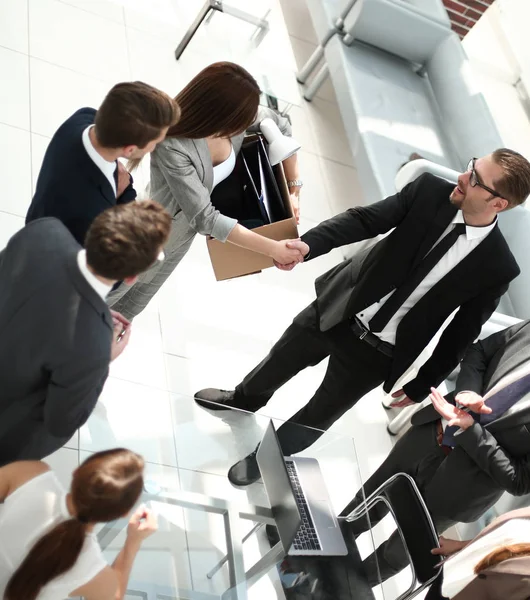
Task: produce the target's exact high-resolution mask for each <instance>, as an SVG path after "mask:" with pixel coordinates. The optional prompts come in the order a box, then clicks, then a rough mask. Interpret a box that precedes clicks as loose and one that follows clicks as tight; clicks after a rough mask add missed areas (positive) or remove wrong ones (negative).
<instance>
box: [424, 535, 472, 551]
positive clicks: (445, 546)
mask: <svg viewBox="0 0 530 600" xmlns="http://www.w3.org/2000/svg"><path fill="white" fill-rule="evenodd" d="M438 541H439V543H440V547H439V548H433V549H432V550H431V554H437V555H438V556H451V554H455V553H456V552H460V550H462V548H464V547H465V546H467V544H468V542H463V541H461V540H451V539H449V538H445V537H444V536H443V535H441V536H440V538H439V540H438Z"/></svg>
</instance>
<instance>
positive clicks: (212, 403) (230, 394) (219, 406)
mask: <svg viewBox="0 0 530 600" xmlns="http://www.w3.org/2000/svg"><path fill="white" fill-rule="evenodd" d="M234 397H235V391H234V390H218V389H217V388H205V389H204V390H200V391H199V392H197V393H196V394H195V397H194V398H195V402H197V404H198V405H199V406H202V407H203V408H207V409H208V410H230V409H231V408H232V406H233V404H234Z"/></svg>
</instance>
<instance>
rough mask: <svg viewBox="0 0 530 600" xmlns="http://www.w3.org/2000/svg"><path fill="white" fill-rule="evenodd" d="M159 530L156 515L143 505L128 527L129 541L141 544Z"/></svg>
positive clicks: (137, 510)
mask: <svg viewBox="0 0 530 600" xmlns="http://www.w3.org/2000/svg"><path fill="white" fill-rule="evenodd" d="M157 529H158V522H157V519H156V515H155V513H154V512H153V511H152V510H151V509H150V508H147V507H146V506H145V504H142V505H141V506H139V507H138V508H137V509H136V510H135V511H134V513H133V514H132V516H131V518H130V519H129V525H128V526H127V539H129V540H130V541H131V542H136V543H137V544H141V543H142V542H143V541H144V540H145V539H146V538H148V537H149V536H150V535H153V533H155V531H156V530H157Z"/></svg>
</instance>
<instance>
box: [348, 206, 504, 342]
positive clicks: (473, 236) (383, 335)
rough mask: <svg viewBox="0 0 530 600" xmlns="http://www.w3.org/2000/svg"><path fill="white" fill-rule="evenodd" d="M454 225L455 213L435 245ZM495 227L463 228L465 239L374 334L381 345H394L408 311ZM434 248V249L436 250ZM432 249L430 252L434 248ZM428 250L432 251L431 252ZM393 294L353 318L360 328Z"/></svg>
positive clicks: (460, 216) (458, 220)
mask: <svg viewBox="0 0 530 600" xmlns="http://www.w3.org/2000/svg"><path fill="white" fill-rule="evenodd" d="M457 223H462V224H463V223H464V216H463V214H462V211H460V210H459V211H458V212H457V213H456V215H455V217H454V219H453V220H452V221H451V223H450V224H449V226H448V227H447V229H446V230H445V231H444V232H443V234H442V235H441V237H440V238H439V239H438V240H437V242H436V244H438V242H440V240H441V239H442V238H444V237H445V236H446V235H447V234H448V233H449V232H450V231H451V230H452V229H454V226H455V225H456V224H457ZM496 223H497V219H495V221H494V222H493V223H492V224H491V225H488V226H487V227H472V226H471V225H466V235H461V236H460V237H459V238H458V240H457V241H456V242H455V243H454V244H453V245H452V246H451V248H449V250H448V251H447V252H446V253H445V254H444V256H443V257H442V258H441V259H440V260H439V261H438V263H437V264H436V266H435V267H434V268H433V269H432V270H431V271H430V272H429V273H427V275H426V276H425V278H424V279H423V281H421V283H420V284H419V285H418V287H417V288H416V289H415V290H414V291H413V292H412V294H411V295H410V296H409V297H408V298H407V299H406V300H405V302H404V303H403V304H402V305H401V307H400V308H399V309H398V310H397V311H396V313H395V314H394V316H393V317H392V318H391V319H390V321H389V322H388V323H387V324H386V325H385V328H384V329H383V330H382V331H381V332H380V333H377V336H378V337H379V338H380V339H381V340H383V341H384V342H388V343H390V344H395V342H396V330H397V328H398V325H399V323H400V321H401V319H402V318H403V317H404V316H405V315H406V314H407V313H408V312H409V310H410V309H411V308H412V307H413V306H414V305H415V304H416V303H417V302H418V301H419V300H421V298H423V296H425V294H426V293H427V292H428V291H429V290H430V289H431V288H432V287H433V286H434V285H436V284H437V283H438V282H439V281H440V280H441V279H442V278H443V277H445V275H447V273H449V271H451V270H452V269H454V268H455V267H456V265H457V264H458V263H459V262H460V261H461V260H463V259H464V258H465V257H466V256H467V255H468V254H469V253H470V252H471V251H472V250H473V249H474V248H476V247H477V246H478V245H479V244H480V242H482V240H484V239H485V238H486V236H487V235H488V234H489V233H490V232H491V231H492V229H493V228H494V227H495V224H496ZM436 244H434V246H436ZM434 246H433V248H434ZM431 250H432V248H431ZM394 292H395V290H393V291H392V292H390V293H389V294H387V295H386V296H384V297H383V298H381V300H379V301H378V302H374V303H373V304H372V305H371V306H368V307H367V308H365V309H364V310H362V311H360V312H358V313H357V314H356V315H355V316H356V317H357V318H358V319H359V320H360V321H361V322H362V323H363V325H364V326H365V327H367V328H369V322H370V319H371V318H372V317H373V316H374V315H375V313H376V312H377V311H378V310H379V309H380V308H381V306H382V305H383V304H384V303H385V302H386V301H387V300H388V299H389V298H390V296H391V295H392V294H393V293H394Z"/></svg>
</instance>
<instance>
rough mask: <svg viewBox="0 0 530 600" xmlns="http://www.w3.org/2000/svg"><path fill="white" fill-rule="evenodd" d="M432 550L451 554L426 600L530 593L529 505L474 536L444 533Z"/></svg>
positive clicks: (521, 597) (503, 599)
mask: <svg viewBox="0 0 530 600" xmlns="http://www.w3.org/2000/svg"><path fill="white" fill-rule="evenodd" d="M431 552H432V553H433V554H437V555H441V556H445V557H450V558H448V559H446V560H445V561H444V565H443V573H442V575H441V576H440V577H438V578H437V580H436V581H435V583H433V584H432V586H431V588H430V590H429V592H428V593H427V595H426V597H425V600H441V599H442V598H450V599H451V600H453V599H454V600H480V599H481V598H487V599H488V600H493V599H497V598H498V599H499V600H527V598H529V597H530V508H523V509H519V510H514V511H511V512H509V513H506V514H505V515H502V516H501V517H499V518H497V519H495V520H494V521H493V522H492V523H491V524H490V525H489V526H488V527H486V528H485V529H484V530H483V531H482V532H481V533H480V534H479V535H478V536H477V537H476V538H475V539H473V540H466V541H460V540H452V539H448V538H444V537H443V536H442V537H440V547H439V548H433V550H432V551H431Z"/></svg>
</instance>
